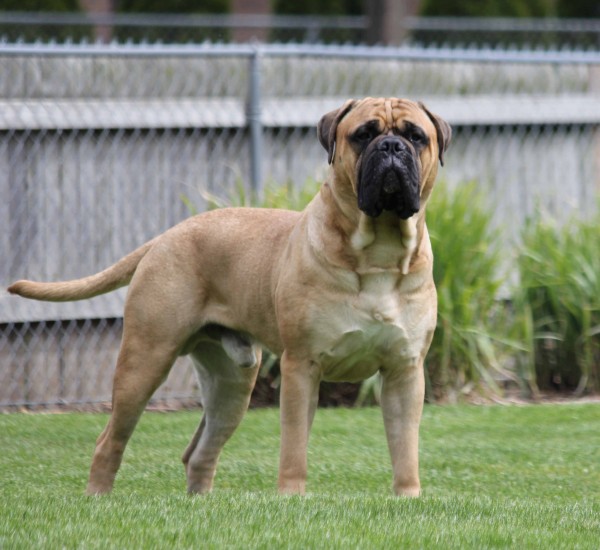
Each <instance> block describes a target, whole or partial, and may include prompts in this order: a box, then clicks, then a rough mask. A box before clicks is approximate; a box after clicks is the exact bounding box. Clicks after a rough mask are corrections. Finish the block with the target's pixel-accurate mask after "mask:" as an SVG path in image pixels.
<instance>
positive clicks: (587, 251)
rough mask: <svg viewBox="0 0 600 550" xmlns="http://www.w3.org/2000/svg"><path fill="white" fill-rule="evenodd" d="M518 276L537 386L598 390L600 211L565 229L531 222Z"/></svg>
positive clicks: (550, 388) (577, 391)
mask: <svg viewBox="0 0 600 550" xmlns="http://www.w3.org/2000/svg"><path fill="white" fill-rule="evenodd" d="M599 206H600V205H599ZM519 273H520V279H521V280H520V290H519V292H520V294H519V296H518V299H517V303H518V304H520V306H521V314H522V316H523V321H522V324H523V326H525V327H526V328H527V330H525V331H524V332H525V334H527V336H528V340H529V341H528V347H529V350H530V354H529V358H528V360H529V362H530V363H531V364H532V365H534V367H535V377H536V381H537V384H538V386H539V388H540V389H542V390H561V391H572V392H575V393H576V394H581V393H583V392H585V391H590V392H591V391H599V390H600V208H599V209H598V210H597V213H596V215H595V216H594V217H592V218H591V219H587V220H583V219H578V218H577V219H575V218H574V219H571V220H569V222H568V223H566V224H564V226H558V225H557V224H556V223H555V222H552V223H548V222H546V221H544V220H543V219H542V218H541V217H540V216H538V217H537V218H535V219H533V220H531V221H530V222H529V223H528V224H527V226H526V227H525V230H524V235H523V249H522V253H521V255H520V257H519Z"/></svg>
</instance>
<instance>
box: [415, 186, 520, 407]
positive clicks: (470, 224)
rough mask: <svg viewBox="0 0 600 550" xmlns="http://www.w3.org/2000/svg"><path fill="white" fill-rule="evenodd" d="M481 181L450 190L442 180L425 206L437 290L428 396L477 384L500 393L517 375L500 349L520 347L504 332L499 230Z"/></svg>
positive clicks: (456, 392) (452, 393)
mask: <svg viewBox="0 0 600 550" xmlns="http://www.w3.org/2000/svg"><path fill="white" fill-rule="evenodd" d="M490 219H491V215H490V209H489V207H488V206H487V205H486V204H485V202H484V198H483V194H482V193H481V192H480V191H479V189H478V188H477V185H476V183H466V184H461V185H458V186H457V187H456V188H455V189H453V190H452V191H451V190H449V189H448V187H447V186H445V185H444V184H443V183H442V184H438V186H437V188H436V190H435V192H434V194H433V196H432V199H431V202H430V204H429V206H428V208H427V226H428V228H429V234H430V237H431V244H432V247H433V255H434V264H433V274H434V279H435V283H436V287H437V293H438V325H437V329H436V332H435V335H434V338H433V342H432V345H431V349H430V351H429V354H428V356H427V360H426V366H427V369H426V375H427V392H428V396H429V398H440V397H450V398H451V399H455V398H456V397H457V396H458V395H459V393H460V392H468V391H469V390H470V389H471V388H473V387H474V386H479V388H480V389H482V388H483V387H485V388H487V389H489V390H491V391H493V392H494V393H500V392H501V388H500V386H499V383H498V380H505V379H512V380H514V379H515V378H516V376H515V374H514V373H513V372H511V371H509V370H508V369H506V368H504V367H503V366H502V361H501V359H500V354H501V353H503V351H507V350H510V349H512V348H514V347H515V346H517V347H518V345H517V344H516V343H515V342H513V341H511V340H510V339H508V338H507V337H506V335H504V334H503V333H502V332H501V327H502V326H503V325H504V320H505V317H506V315H507V312H506V310H505V308H504V307H503V304H502V302H501V301H499V300H498V293H499V290H500V287H501V285H502V283H503V278H502V267H503V266H502V263H501V256H500V253H499V248H498V243H499V234H498V231H496V230H494V229H492V227H491V224H490Z"/></svg>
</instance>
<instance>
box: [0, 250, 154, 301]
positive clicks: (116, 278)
mask: <svg viewBox="0 0 600 550" xmlns="http://www.w3.org/2000/svg"><path fill="white" fill-rule="evenodd" d="M152 244H153V241H148V242H147V243H146V244H143V245H142V246H140V247H139V248H138V249H136V250H134V251H133V252H131V253H130V254H128V255H127V256H125V257H123V258H121V259H120V260H119V261H118V262H117V263H115V264H113V265H111V266H110V267H109V268H107V269H105V270H104V271H101V272H100V273H96V274H95V275H90V276H89V277H84V278H82V279H74V280H72V281H62V282H57V283H36V282H34V281H26V280H22V281H17V282H16V283H13V284H12V285H10V286H9V287H8V289H7V290H8V292H10V293H11V294H18V295H19V296H23V297H24V298H32V299H34V300H43V301H46V302H69V301H74V300H85V299H86V298H93V297H94V296H98V295H99V294H106V293H107V292H111V291H113V290H116V289H117V288H120V287H122V286H125V285H128V284H129V282H130V281H131V278H132V277H133V274H134V273H135V270H136V269H137V266H138V264H139V263H140V261H141V260H142V258H143V257H144V256H145V255H146V254H147V252H148V251H149V250H150V248H152Z"/></svg>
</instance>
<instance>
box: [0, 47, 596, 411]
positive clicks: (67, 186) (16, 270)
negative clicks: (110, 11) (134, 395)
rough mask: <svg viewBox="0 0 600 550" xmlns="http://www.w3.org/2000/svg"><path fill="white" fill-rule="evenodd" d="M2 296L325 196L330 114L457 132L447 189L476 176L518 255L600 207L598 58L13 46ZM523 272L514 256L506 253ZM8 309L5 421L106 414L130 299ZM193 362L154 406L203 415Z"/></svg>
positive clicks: (1, 200) (3, 105)
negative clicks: (230, 216)
mask: <svg viewBox="0 0 600 550" xmlns="http://www.w3.org/2000/svg"><path fill="white" fill-rule="evenodd" d="M0 71H1V72H2V75H3V78H2V79H1V80H0V133H1V141H0V217H1V219H3V220H4V231H2V232H1V233H0V254H1V257H2V260H3V261H2V262H1V263H0V284H1V285H2V287H5V286H7V285H8V284H9V283H10V282H11V281H13V280H15V279H18V278H31V279H36V280H61V279H68V278H76V277H80V276H84V275H87V274H90V273H93V272H96V271H99V270H100V269H103V268H104V267H106V266H108V265H109V264H111V263H112V262H114V261H115V260H117V259H118V258H120V257H121V256H122V255H124V254H125V253H127V252H129V251H131V250H132V249H133V248H135V247H137V246H138V245H140V244H141V243H143V242H145V241H146V240H148V239H149V238H151V237H153V236H155V235H156V234H158V233H160V232H162V231H164V230H165V229H167V228H168V227H170V226H171V225H173V224H175V223H176V222H178V221H180V220H181V219H183V218H184V217H186V216H187V215H189V214H190V213H192V212H193V211H195V210H197V211H201V210H203V209H205V208H206V204H207V202H206V197H207V195H215V194H216V195H219V196H221V197H224V198H228V197H232V196H233V195H240V194H241V191H240V189H245V190H246V191H250V190H254V191H256V192H257V193H258V194H260V193H261V191H262V190H263V189H264V186H265V185H272V184H275V183H276V184H282V185H288V186H289V187H290V188H295V187H298V186H301V185H303V184H304V183H306V181H307V180H309V179H317V180H321V179H322V178H323V176H324V174H325V171H326V154H325V151H324V150H323V149H322V148H321V146H320V145H319V143H318V141H317V139H316V132H315V126H316V124H317V122H318V120H319V118H320V116H321V115H322V114H323V113H325V112H327V111H328V110H331V109H334V108H336V107H338V106H339V105H341V104H342V102H343V101H344V100H345V99H346V98H348V97H362V96H366V95H373V96H379V95H383V96H404V97H411V98H414V99H420V100H423V101H424V102H425V103H426V104H427V105H428V106H429V107H430V108H431V110H433V111H434V112H436V113H438V114H439V115H441V116H443V117H444V118H446V119H447V120H448V121H449V122H450V123H451V124H452V125H453V127H454V132H455V135H454V138H453V142H452V144H451V149H450V151H449V152H448V154H447V159H446V166H445V167H444V169H443V170H442V171H441V174H440V180H442V182H446V184H447V185H450V186H452V185H459V184H460V183H461V182H464V181H467V180H476V181H478V182H479V183H480V185H481V187H482V189H485V190H486V193H487V194H488V196H489V197H490V201H491V204H493V205H494V220H495V223H496V224H497V225H499V226H502V227H503V228H505V229H506V232H505V234H506V237H505V238H506V239H507V240H506V242H507V246H508V243H511V242H514V240H515V239H516V237H517V235H518V230H519V226H520V224H521V223H522V222H523V221H524V220H525V219H526V218H527V216H529V215H530V214H531V213H533V212H534V211H535V210H536V209H543V210H544V211H546V212H547V213H548V214H549V215H553V216H556V217H558V218H562V219H564V218H565V217H566V216H567V214H568V213H570V212H577V213H580V214H581V215H585V214H586V213H588V212H590V211H591V210H592V209H593V208H594V204H595V198H596V196H597V195H598V192H599V191H600V165H599V163H600V160H599V159H600V132H599V127H598V123H599V122H600V53H596V52H581V51H562V52H516V51H499V50H475V49H473V50H469V49H467V50H460V49H420V48H414V47H404V48H399V49H387V48H363V47H349V46H348V47H326V46H248V45H230V46H227V45H220V46H217V45H202V46H158V45H157V46H118V45H112V46H100V45H96V46H85V45H71V46H68V45H62V46H43V45H37V46H26V45H8V44H5V45H0ZM507 256H508V257H509V256H510V252H508V253H507ZM1 292H2V294H0V323H1V324H0V407H4V408H7V407H18V406H32V405H43V404H49V405H52V404H59V403H69V404H73V403H93V402H103V401H107V400H109V398H110V387H111V376H112V369H113V367H114V363H115V360H116V354H117V351H118V342H119V339H120V332H121V315H122V307H123V299H124V292H125V291H124V290H121V291H117V292H115V293H113V294H110V295H106V296H101V297H98V298H94V299H92V300H88V301H84V302H76V303H64V304H53V303H42V302H35V301H29V300H24V299H20V298H16V297H12V296H8V295H7V294H6V292H4V291H3V290H2V291H1ZM195 395H196V387H195V380H194V377H193V375H192V372H191V369H190V368H189V366H188V364H187V362H186V361H185V360H183V359H182V360H180V361H179V362H178V364H177V365H176V367H175V368H174V369H173V371H172V373H171V376H170V377H169V379H168V380H167V382H166V383H165V384H164V385H163V386H162V387H161V389H160V390H159V391H158V393H157V395H156V397H155V399H156V400H172V399H177V400H179V399H194V398H195Z"/></svg>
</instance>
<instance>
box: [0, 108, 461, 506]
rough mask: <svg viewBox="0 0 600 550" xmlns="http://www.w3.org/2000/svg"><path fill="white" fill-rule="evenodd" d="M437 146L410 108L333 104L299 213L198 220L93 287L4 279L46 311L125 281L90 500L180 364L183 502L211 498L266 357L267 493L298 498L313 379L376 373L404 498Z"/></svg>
mask: <svg viewBox="0 0 600 550" xmlns="http://www.w3.org/2000/svg"><path fill="white" fill-rule="evenodd" d="M450 135H451V130H450V127H449V126H448V124H447V123H446V122H444V121H443V120H441V119H440V118H438V117H437V116H435V115H433V114H431V113H430V112H428V111H427V109H425V107H424V106H423V105H422V104H418V103H413V102H411V101H408V100H404V99H383V98H382V99H374V98H367V99H363V100H360V101H354V100H352V101H347V102H346V103H345V104H344V105H343V106H342V107H341V108H340V109H338V110H336V111H333V112H331V113H328V114H326V115H325V116H324V117H323V118H322V119H321V121H320V122H319V126H318V136H319V140H320V142H321V143H322V144H323V146H324V147H325V149H326V150H327V151H328V153H329V162H330V164H331V170H330V175H329V178H328V181H327V182H326V183H325V184H323V186H322V188H321V190H320V192H319V193H318V195H317V196H316V197H315V198H314V199H313V200H312V202H311V203H310V204H309V205H308V206H307V207H306V209H305V210H304V211H303V212H302V213H297V212H290V211H285V210H268V209H252V208H231V209H223V210H215V211H212V212H206V213H203V214H200V215H198V216H194V217H192V218H190V219H188V220H186V221H184V222H182V223H180V224H179V225H176V226H175V227H173V228H172V229H170V230H168V231H166V232H165V233H164V234H162V235H160V236H159V237H157V238H155V239H153V240H151V241H149V242H148V243H146V244H144V245H143V246H141V247H140V248H138V249H137V250H136V251H134V252H132V253H131V254H129V255H128V256H125V257H124V258H123V259H121V260H119V261H118V262H117V263H115V264H114V265H113V266H111V267H109V268H108V269H106V270H105V271H102V272H101V273H98V274H96V275H92V276H90V277H86V278H83V279H78V280H75V281H68V282H59V283H34V282H29V281H19V282H16V283H14V284H13V285H12V286H11V287H10V288H9V289H8V290H9V292H11V293H14V294H19V295H21V296H25V297H28V298H34V299H37V300H52V301H66V300H81V299H84V298H90V297H92V296H96V295H98V294H102V293H105V292H109V291H112V290H114V289H116V288H118V287H121V286H124V285H127V284H129V285H130V287H129V292H128V295H127V301H126V304H125V312H124V330H123V341H122V344H121V350H120V354H119V358H118V362H117V367H116V372H115V378H114V387H113V410H112V416H111V418H110V421H109V422H108V425H107V426H106V428H105V429H104V431H103V432H102V434H101V435H100V437H99V438H98V441H97V445H96V450H95V453H94V458H93V462H92V467H91V472H90V478H89V483H88V488H87V491H88V493H90V494H96V493H105V492H108V491H110V490H111V489H112V486H113V483H114V479H115V476H116V473H117V470H118V468H119V465H120V463H121V458H122V455H123V452H124V450H125V446H126V445H127V441H128V440H129V437H130V436H131V434H132V432H133V430H134V428H135V425H136V423H137V421H138V419H139V417H140V415H141V414H142V411H143V410H144V407H145V405H146V403H147V402H148V400H149V399H150V397H151V396H152V394H153V392H154V391H155V390H156V389H157V387H158V386H159V385H160V384H161V382H162V381H163V380H164V379H165V377H166V376H167V374H168V372H169V369H170V368H171V366H172V364H173V362H174V360H175V358H176V357H177V356H179V355H183V354H191V356H192V358H193V360H194V364H195V367H196V369H197V371H198V374H199V378H200V384H201V388H202V404H203V407H204V415H203V418H202V421H201V423H200V426H199V428H198V430H197V431H196V433H195V435H194V437H193V438H192V441H191V443H190V444H189V446H188V448H187V450H186V451H185V454H184V456H183V462H184V464H185V467H186V472H187V480H188V490H189V491H190V492H197V493H204V492H207V491H210V489H211V488H212V484H213V478H214V475H215V470H216V466H217V461H218V457H219V454H220V452H221V450H222V448H223V445H224V444H225V442H226V441H227V440H228V438H229V437H230V436H231V434H232V433H233V431H234V430H235V429H236V427H237V426H238V424H239V422H240V420H241V419H242V417H243V415H244V413H245V411H246V409H247V407H248V402H249V399H250V393H251V391H252V388H253V386H254V382H255V379H256V375H257V372H258V366H259V363H260V358H261V346H265V347H267V348H268V349H270V350H272V351H273V352H275V353H277V354H278V355H280V357H281V455H280V469H279V489H280V491H281V492H283V493H303V492H304V490H305V481H306V475H307V444H308V435H309V430H310V427H311V423H312V420H313V416H314V413H315V408H316V406H317V396H318V387H319V382H320V381H321V380H333V381H338V380H346V381H358V380H363V379H365V378H367V377H369V376H371V375H372V374H374V373H376V372H378V371H379V372H381V375H382V379H383V387H382V394H381V400H382V410H383V418H384V423H385V429H386V433H387V439H388V444H389V449H390V454H391V457H392V466H393V475H394V482H393V486H394V490H395V492H396V493H397V494H400V495H410V496H415V495H418V494H419V491H420V483H419V474H418V431H419V422H420V418H421V412H422V405H423V394H424V376H423V359H424V357H425V354H426V352H427V350H428V348H429V344H430V342H431V338H432V335H433V331H434V328H435V325H436V306H437V302H436V292H435V288H434V284H433V278H432V253H431V245H430V242H429V236H428V234H427V228H426V226H425V205H426V204H427V199H428V198H429V194H430V193H431V189H432V187H433V182H434V179H435V177H436V174H437V163H438V158H439V160H440V161H441V160H442V154H443V152H444V150H445V149H446V147H447V145H448V142H449V139H450ZM241 367H245V368H241Z"/></svg>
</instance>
